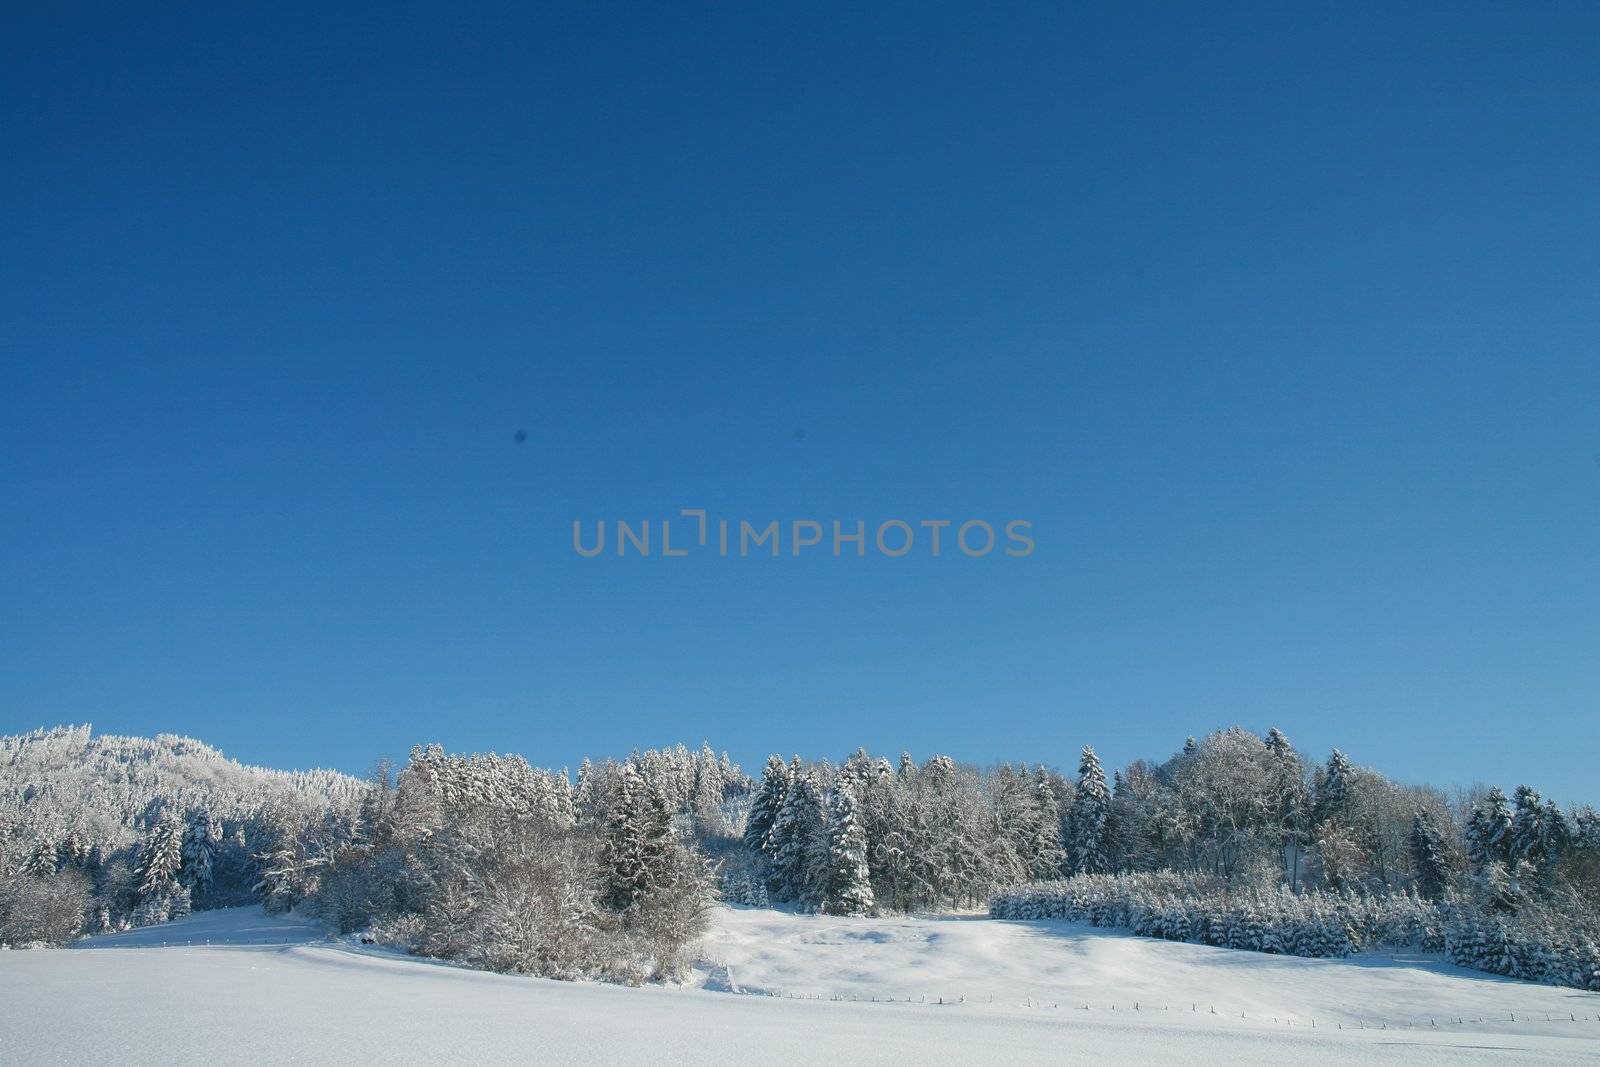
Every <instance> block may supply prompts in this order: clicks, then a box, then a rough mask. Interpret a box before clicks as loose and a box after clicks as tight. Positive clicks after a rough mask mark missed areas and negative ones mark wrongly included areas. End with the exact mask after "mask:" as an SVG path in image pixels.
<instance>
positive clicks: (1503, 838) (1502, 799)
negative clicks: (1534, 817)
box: [1466, 786, 1512, 868]
mask: <svg viewBox="0 0 1600 1067" xmlns="http://www.w3.org/2000/svg"><path fill="white" fill-rule="evenodd" d="M1511 824H1512V817H1511V808H1510V806H1509V805H1508V804H1507V802H1506V795H1505V793H1503V792H1501V790H1500V787H1499V786H1494V787H1492V788H1491V789H1490V790H1489V792H1488V793H1487V794H1486V795H1485V796H1484V799H1483V803H1482V804H1479V805H1477V806H1476V807H1474V808H1473V809H1472V816H1471V818H1469V819H1468V820H1467V830H1466V840H1467V858H1468V859H1470V860H1471V861H1472V865H1473V866H1474V867H1479V868H1482V867H1487V866H1488V865H1489V864H1491V863H1499V864H1501V865H1502V866H1506V865H1509V864H1510V862H1511Z"/></svg>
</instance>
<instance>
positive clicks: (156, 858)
mask: <svg viewBox="0 0 1600 1067" xmlns="http://www.w3.org/2000/svg"><path fill="white" fill-rule="evenodd" d="M182 867H183V825H182V824H181V823H179V822H178V820H177V819H175V818H171V817H163V818H162V819H160V820H159V821H158V822H157V823H156V824H155V826H153V827H151V829H150V834H149V836H148V837H146V838H145V842H144V847H143V848H142V849H141V850H140V854H139V868H138V872H137V877H138V882H139V897H140V899H141V900H143V899H148V898H151V897H156V896H160V895H162V894H166V893H170V892H171V891H172V890H173V889H175V888H176V887H177V885H178V872H179V871H180V870H181V869H182Z"/></svg>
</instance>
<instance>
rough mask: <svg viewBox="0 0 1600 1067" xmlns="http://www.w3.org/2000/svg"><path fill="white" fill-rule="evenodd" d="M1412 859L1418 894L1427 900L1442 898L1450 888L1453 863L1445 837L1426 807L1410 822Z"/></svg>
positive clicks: (1418, 811) (1420, 809)
mask: <svg viewBox="0 0 1600 1067" xmlns="http://www.w3.org/2000/svg"><path fill="white" fill-rule="evenodd" d="M1411 858H1412V862H1413V863H1414V864H1415V866H1416V869H1417V892H1419V893H1420V894H1422V896H1423V897H1424V898H1425V899H1427V900H1440V899H1442V898H1443V897H1444V894H1445V890H1446V889H1448V888H1449V886H1450V861H1449V858H1448V852H1447V850H1446V848H1445V841H1444V837H1443V835H1442V834H1440V832H1439V828H1438V827H1437V826H1435V825H1434V822H1433V816H1432V814H1430V813H1429V811H1428V810H1427V809H1426V808H1418V809H1417V813H1416V815H1414V816H1413V817H1412V819H1411Z"/></svg>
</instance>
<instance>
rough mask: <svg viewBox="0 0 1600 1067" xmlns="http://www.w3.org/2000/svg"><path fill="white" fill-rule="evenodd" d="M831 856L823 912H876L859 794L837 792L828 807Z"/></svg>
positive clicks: (848, 790)
mask: <svg viewBox="0 0 1600 1067" xmlns="http://www.w3.org/2000/svg"><path fill="white" fill-rule="evenodd" d="M827 833H828V854H827V872H826V882H825V885H824V887H823V894H822V896H823V899H822V902H821V910H823V911H826V912H828V913H830V914H833V915H866V914H868V913H870V912H871V911H872V908H873V897H872V881H871V879H870V877H869V875H868V870H867V833H866V830H865V829H864V828H863V827H862V825H861V820H860V818H859V817H858V815H857V807H856V798H855V795H854V794H853V793H852V792H851V791H850V789H848V788H839V789H836V790H834V793H833V798H832V802H831V803H830V804H829V806H828V828H827Z"/></svg>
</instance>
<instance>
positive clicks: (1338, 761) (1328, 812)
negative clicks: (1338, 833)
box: [1316, 749, 1355, 823]
mask: <svg viewBox="0 0 1600 1067" xmlns="http://www.w3.org/2000/svg"><path fill="white" fill-rule="evenodd" d="M1354 770H1355V768H1354V767H1352V766H1351V764H1350V758H1349V757H1348V756H1346V755H1345V754H1344V753H1343V752H1340V751H1339V750H1338V749H1334V750H1333V752H1332V753H1331V754H1330V755H1329V756H1328V764H1327V766H1326V767H1324V768H1323V771H1322V775H1321V777H1320V778H1319V779H1318V782H1317V798H1316V821H1317V822H1319V823H1325V822H1330V821H1332V820H1335V819H1337V820H1339V821H1341V822H1344V821H1348V819H1349V815H1350V778H1351V775H1352V772H1353V771H1354Z"/></svg>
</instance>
